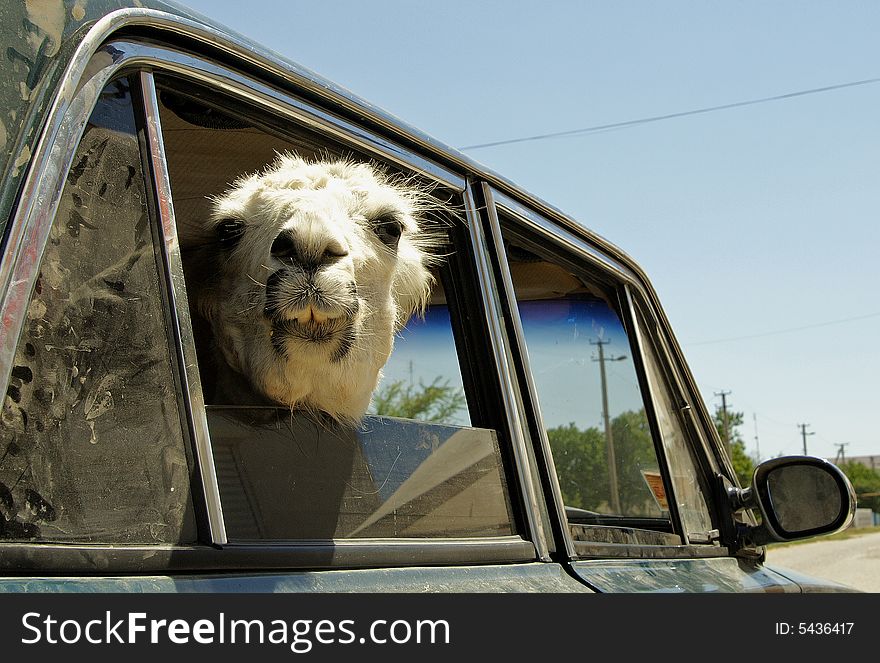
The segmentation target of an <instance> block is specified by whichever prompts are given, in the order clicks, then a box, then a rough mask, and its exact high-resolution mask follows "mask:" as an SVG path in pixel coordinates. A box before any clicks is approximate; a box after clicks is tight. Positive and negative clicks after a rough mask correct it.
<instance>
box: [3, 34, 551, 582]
mask: <svg viewBox="0 0 880 663" xmlns="http://www.w3.org/2000/svg"><path fill="white" fill-rule="evenodd" d="M107 55H110V56H111V57H109V58H108V57H107ZM182 62H183V63H184V64H186V63H188V64H193V63H199V64H198V65H196V66H195V69H194V70H186V67H184V66H183V64H181V63H182ZM201 63H204V66H205V67H206V68H207V69H208V70H210V72H211V73H212V75H217V81H219V82H221V83H222V85H223V86H226V88H227V91H228V90H230V89H231V88H232V87H233V84H232V81H234V82H235V84H236V85H242V82H243V81H248V80H251V81H253V82H254V86H253V88H250V90H251V91H253V90H254V89H255V90H257V93H258V95H264V96H263V97H262V98H261V99H260V100H259V101H260V102H261V103H269V104H270V105H271V106H272V111H273V112H281V113H284V114H286V115H288V116H290V117H291V118H292V119H294V120H297V121H307V122H309V123H310V124H311V125H312V126H310V128H314V129H315V130H317V131H319V132H320V131H321V130H325V131H327V132H328V133H332V134H334V135H333V136H332V137H333V138H334V139H336V140H339V139H340V138H342V139H344V142H347V143H353V144H354V145H356V146H357V149H359V151H366V152H368V153H372V154H375V155H377V157H378V158H380V159H392V160H393V161H395V162H396V163H398V164H400V165H402V166H403V167H405V168H406V169H407V170H414V171H416V172H419V173H421V174H423V175H427V176H430V177H432V179H435V180H436V179H440V180H441V181H442V182H443V183H444V184H446V185H447V186H449V185H453V186H454V187H455V188H457V189H458V190H459V191H460V192H461V193H462V194H463V195H464V196H465V201H466V205H465V206H466V216H467V219H468V226H470V227H472V226H473V225H474V223H473V219H474V217H475V215H476V211H475V208H474V206H473V204H469V203H468V202H467V201H468V199H469V196H468V186H467V182H466V179H465V177H463V176H459V175H457V174H455V173H453V172H452V171H449V170H447V169H445V168H443V167H442V166H439V165H437V164H436V163H434V162H432V161H430V160H429V159H426V158H423V157H420V156H419V155H417V154H415V153H414V152H411V151H410V150H408V149H406V148H405V147H402V146H400V145H398V144H395V143H393V142H392V141H390V140H387V139H384V138H382V137H381V136H378V135H373V134H372V133H371V132H369V131H367V130H366V129H363V128H361V127H358V126H357V125H354V124H352V123H347V121H344V120H342V119H340V118H338V117H335V116H333V115H332V114H331V113H330V112H328V111H324V110H322V109H320V108H315V107H312V106H311V105H310V104H308V103H306V102H304V101H302V100H301V99H296V98H294V97H293V96H292V95H290V94H288V93H286V92H282V91H280V90H276V89H273V88H271V87H269V86H267V85H265V84H263V83H261V82H259V81H258V80H255V79H252V78H249V77H247V76H246V75H244V74H242V73H240V72H237V71H234V70H233V69H231V68H227V67H226V66H224V65H221V64H218V63H215V62H212V61H210V60H208V59H207V58H202V57H199V56H197V55H194V54H192V53H185V52H182V51H177V50H174V47H172V46H159V45H157V44H155V43H141V42H138V41H133V40H131V39H126V40H125V41H122V40H116V39H111V40H109V41H107V42H106V43H105V44H103V45H102V46H101V47H100V48H99V49H98V50H97V51H96V53H95V55H94V58H92V59H91V60H90V64H89V65H88V66H86V67H84V68H83V71H84V72H85V73H84V75H83V77H82V79H77V80H75V81H73V82H70V81H69V80H68V81H67V83H66V86H67V87H73V88H75V90H76V93H75V94H74V95H73V96H72V97H71V98H70V99H65V100H63V102H64V103H63V104H60V103H59V104H56V105H55V107H54V108H53V115H52V116H51V117H50V126H51V130H49V131H48V132H47V133H46V134H44V135H43V136H42V137H41V139H40V143H39V147H38V150H37V153H36V154H37V158H36V159H35V160H34V162H33V164H32V168H31V169H30V170H29V172H28V174H27V176H26V177H27V185H26V188H25V191H24V193H23V195H22V197H21V200H20V204H19V206H18V207H17V209H16V211H15V213H14V216H13V219H12V222H11V224H10V227H11V228H13V232H14V234H15V238H14V239H13V242H12V244H11V245H10V247H9V252H8V253H7V254H6V255H5V256H4V261H3V270H4V272H6V273H7V274H8V275H10V276H12V277H16V276H17V277H19V280H18V281H16V284H17V286H18V288H17V289H16V290H14V291H13V292H10V293H9V297H6V298H4V301H3V308H4V313H12V314H15V313H16V312H17V313H18V315H13V318H14V319H15V320H18V322H19V323H20V322H21V320H22V316H23V315H24V313H25V310H26V306H27V302H28V301H29V298H30V292H31V289H32V287H33V283H34V280H35V278H36V272H37V271H38V270H39V266H40V259H41V257H42V251H43V247H44V246H45V243H46V241H47V238H48V230H49V227H50V226H51V223H52V221H53V220H54V218H55V212H56V207H57V198H58V195H59V193H58V192H59V191H60V189H61V187H63V182H64V179H65V177H66V174H67V172H68V171H69V169H70V166H71V162H72V159H73V153H74V151H75V149H76V146H77V145H78V143H79V140H80V138H81V136H82V131H83V128H84V126H85V123H86V121H87V120H88V118H89V116H90V114H91V112H92V109H93V108H94V105H95V103H96V101H97V95H98V93H99V92H100V90H101V89H103V86H104V84H106V82H107V81H109V80H111V79H112V78H114V77H118V76H122V75H123V74H125V73H129V74H131V75H132V77H133V78H134V77H136V78H137V79H138V80H140V82H141V87H142V88H143V89H142V91H141V93H142V95H143V97H144V100H145V102H146V103H145V108H144V110H143V112H144V113H145V115H146V136H145V142H146V143H147V145H148V146H149V148H150V153H149V155H148V161H149V165H150V171H151V172H150V175H149V176H150V182H147V188H148V191H151V193H153V194H154V195H155V205H156V207H157V212H158V221H159V225H160V226H161V228H162V229H163V230H164V231H165V236H164V237H163V240H162V244H163V246H164V247H165V249H166V251H165V257H164V259H165V265H166V269H167V273H166V277H167V279H166V286H167V287H168V288H169V293H168V296H169V297H171V298H173V299H172V301H173V302H174V306H173V307H172V308H174V309H175V311H176V315H175V316H174V328H175V332H176V336H177V343H176V345H177V348H175V350H176V351H177V352H179V353H180V355H181V357H182V360H183V363H182V366H183V367H190V364H191V362H189V361H188V359H189V357H194V348H190V349H187V348H186V347H185V346H187V345H189V344H190V342H191V337H192V329H191V325H190V324H189V319H188V316H189V314H188V310H187V309H185V308H184V305H185V304H186V293H185V290H184V288H183V281H182V268H181V267H180V259H179V246H178V245H177V239H176V233H175V230H174V222H173V203H172V200H171V197H170V187H169V184H168V179H167V172H165V170H166V169H165V167H164V164H163V162H162V144H161V125H160V124H159V122H158V112H157V106H156V98H155V95H156V92H155V85H154V81H153V73H152V71H153V70H156V71H158V70H164V69H166V68H169V69H171V70H173V71H175V72H176V73H181V70H186V71H184V72H183V73H193V71H194V72H195V73H196V75H197V76H198V75H199V74H201V75H202V76H204V75H205V74H204V71H205V70H204V69H201V68H200V65H201ZM209 82H210V81H209ZM243 87H244V88H248V86H247V85H246V84H245V85H243ZM239 91H241V90H239ZM136 110H137V109H136ZM340 127H342V128H340ZM346 127H349V128H351V129H352V131H351V132H350V133H345V131H343V129H344V128H346ZM437 173H441V176H440V177H439V178H438V176H437ZM40 196H42V199H43V200H49V201H52V202H51V203H50V204H48V205H36V204H35V201H37V200H39V199H40ZM471 240H472V241H473V240H474V237H473V233H471ZM25 245H29V247H30V250H28V251H24V250H23V249H22V247H23V246H25ZM472 250H473V251H474V256H473V259H474V260H475V261H476V262H478V263H479V262H480V258H479V257H478V256H479V253H480V251H482V248H481V246H480V245H479V244H474V246H472ZM479 291H480V298H481V300H482V301H483V303H484V305H486V310H487V311H488V305H487V302H491V295H490V294H489V293H487V291H486V290H485V288H484V287H482V285H480V287H479ZM22 292H23V293H24V305H23V306H22V305H21V302H20V301H19V299H21V297H22V295H21V293H22ZM484 317H485V318H486V319H489V318H490V317H491V316H490V314H489V313H488V312H487V313H485V316H484ZM19 329H20V326H19ZM18 336H19V334H15V335H14V339H15V340H14V342H13V348H12V351H13V352H14V349H15V347H14V344H15V343H16V342H17V339H18ZM488 338H489V343H490V344H492V347H493V348H495V343H496V339H495V338H494V336H493V335H492V334H491V333H488ZM493 354H494V355H497V354H498V352H497V350H493ZM3 359H4V361H5V363H6V364H9V363H10V362H9V361H8V359H9V358H7V357H3ZM5 367H6V366H5V365H4V366H3V368H5ZM10 370H11V365H10ZM497 372H498V374H499V376H500V375H501V374H502V371H500V370H499V371H497ZM181 373H182V374H185V377H186V382H187V386H188V389H186V390H184V391H186V392H187V394H188V402H187V403H186V408H185V411H186V413H187V417H188V418H189V421H190V422H191V426H192V430H191V433H192V434H193V435H194V436H198V435H201V434H202V432H201V424H200V423H199V422H198V421H195V423H193V422H194V420H196V419H200V417H198V415H197V413H194V410H196V409H197V405H198V403H199V402H200V400H199V396H200V388H199V381H198V375H197V371H196V373H195V374H193V372H192V370H191V368H184V369H182V370H181ZM4 377H5V376H4ZM501 389H502V391H504V386H503V385H502V386H501ZM201 402H203V399H202V401H201ZM202 412H204V410H202ZM194 414H195V415H196V416H195V417H194ZM504 414H505V415H507V414H508V413H507V412H506V411H505V413H504ZM505 435H507V436H508V437H509V439H512V440H514V444H513V446H514V454H515V455H517V454H520V453H521V447H522V446H524V445H522V444H521V443H519V442H518V441H517V440H518V436H517V434H516V432H515V431H514V432H512V433H511V432H509V431H508V432H506V433H505ZM209 449H210V446H209V444H208V445H205V444H204V442H202V443H199V442H198V441H197V442H196V450H197V452H198V467H199V473H198V474H199V483H194V484H193V486H192V490H193V501H194V503H196V504H201V506H202V508H203V514H204V520H203V521H201V522H200V523H199V526H200V527H199V529H200V545H197V546H165V547H154V546H127V547H113V550H112V551H108V550H107V548H108V547H109V546H103V545H100V544H98V545H90V546H79V545H64V546H58V545H53V544H43V543H39V544H30V543H24V544H8V545H7V544H2V547H0V567H4V566H5V567H15V568H23V567H22V566H21V564H23V565H24V567H31V568H54V569H64V570H76V569H83V568H95V567H96V566H98V567H99V568H100V567H103V568H108V569H112V570H114V571H117V570H118V571H120V572H126V571H132V570H134V571H141V572H143V571H147V570H169V569H210V568H226V567H227V566H233V567H239V566H243V567H253V568H279V566H283V567H284V568H290V567H291V566H293V567H297V568H305V567H309V568H315V567H322V566H327V565H326V563H325V564H322V563H321V560H323V559H325V558H326V557H327V551H328V549H331V548H332V551H333V555H334V556H335V559H334V564H332V565H330V566H329V567H328V568H357V567H364V566H376V565H386V566H387V565H403V566H407V565H418V564H448V563H455V564H463V563H494V562H497V563H503V562H524V561H534V560H535V559H544V560H548V559H549V554H548V552H547V544H546V542H545V541H544V539H543V535H542V527H543V525H542V523H541V522H540V517H539V516H536V515H535V514H534V513H533V511H532V509H531V508H530V506H529V505H532V504H533V501H534V500H533V499H532V497H531V496H530V495H526V496H525V497H522V496H521V494H522V493H523V492H526V493H528V487H529V486H530V481H528V473H526V474H525V475H523V476H526V478H527V480H526V481H525V482H523V480H522V476H519V477H517V478H516V480H515V481H513V480H511V479H512V478H513V477H511V476H508V482H509V486H510V489H509V490H510V498H511V502H512V506H513V507H514V508H515V509H516V508H518V507H520V506H521V505H522V504H525V505H527V506H526V508H525V510H526V512H527V513H526V515H525V517H524V519H523V520H524V523H525V526H524V527H523V528H522V532H520V533H519V534H517V535H514V536H504V537H485V538H473V539H438V540H394V539H380V540H376V541H375V542H374V541H371V540H357V541H352V540H338V541H333V542H327V541H321V542H297V543H296V544H293V545H291V544H289V542H272V541H266V542H260V543H258V544H250V543H247V544H230V543H229V542H228V541H226V540H225V539H226V537H225V528H223V526H222V525H223V524H222V509H220V508H219V495H218V493H217V492H215V487H216V477H215V475H214V474H213V460H212V459H211V458H210V454H208V453H206V452H207V451H208V450H209ZM516 468H517V471H519V470H520V464H519V462H517V463H516ZM218 511H219V513H218ZM205 531H207V536H204V538H202V536H201V533H202V532H205ZM98 559H100V560H102V561H100V562H98V563H96V560H98ZM109 560H112V561H109ZM108 564H109V566H108Z"/></svg>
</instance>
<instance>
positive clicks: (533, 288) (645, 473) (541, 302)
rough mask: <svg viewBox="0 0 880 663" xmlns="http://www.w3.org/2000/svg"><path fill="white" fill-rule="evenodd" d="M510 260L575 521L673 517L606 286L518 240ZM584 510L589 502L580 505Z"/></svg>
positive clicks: (623, 334)
mask: <svg viewBox="0 0 880 663" xmlns="http://www.w3.org/2000/svg"><path fill="white" fill-rule="evenodd" d="M508 264H509V267H510V272H511V277H512V279H513V284H514V289H515V291H516V297H517V304H518V307H519V312H520V318H521V320H522V325H523V331H524V333H525V340H526V345H527V348H528V353H529V360H530V364H531V368H532V374H533V376H534V380H535V385H536V388H537V393H538V399H539V401H540V406H541V412H542V416H543V418H544V425H545V426H546V428H547V436H548V439H549V442H550V446H551V449H552V451H553V461H554V464H555V466H556V471H557V475H558V479H559V484H560V487H561V490H562V496H563V499H564V501H565V504H566V506H567V507H569V509H568V512H569V517H570V520H576V521H580V522H586V523H590V522H592V523H602V522H603V520H602V519H601V518H600V517H598V516H599V514H612V515H623V516H630V517H641V518H664V522H665V517H666V515H667V513H668V505H667V503H666V496H665V491H664V489H663V482H662V479H661V476H660V472H659V464H658V462H657V457H656V452H655V449H654V443H653V439H652V435H651V431H650V429H649V426H648V420H647V417H646V414H645V407H644V402H643V401H642V396H641V390H640V387H639V382H638V378H637V375H636V371H635V367H634V364H633V360H632V352H631V350H630V346H629V339H628V338H627V335H626V332H625V330H624V327H623V324H622V322H621V320H620V317H619V316H618V314H617V312H616V310H615V307H614V306H613V304H612V301H611V299H610V298H609V297H608V295H607V294H606V293H605V291H604V289H602V288H599V287H597V286H596V285H594V284H592V283H590V282H589V281H588V280H586V279H583V278H581V277H580V276H578V275H576V274H574V273H572V272H571V271H569V270H568V269H566V268H564V267H562V266H560V265H558V264H554V263H553V262H550V261H547V260H544V259H542V258H540V257H538V256H536V255H534V254H532V253H530V252H529V251H527V250H526V249H524V248H521V247H518V246H516V245H510V246H509V248H508ZM575 510H580V512H579V513H578V512H576V511H575Z"/></svg>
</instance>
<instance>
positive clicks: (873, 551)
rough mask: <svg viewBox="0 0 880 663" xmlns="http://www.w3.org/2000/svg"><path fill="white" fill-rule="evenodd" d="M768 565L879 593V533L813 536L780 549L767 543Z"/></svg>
mask: <svg viewBox="0 0 880 663" xmlns="http://www.w3.org/2000/svg"><path fill="white" fill-rule="evenodd" d="M767 564H769V565H771V566H773V565H775V566H784V567H788V568H790V569H794V570H795V571H800V572H801V573H806V574H808V575H812V576H817V577H820V578H827V579H828V580H833V581H835V582H839V583H842V584H844V585H849V586H850V587H854V588H856V589H859V590H861V591H863V592H880V532H876V531H874V532H872V533H870V534H865V535H863V536H854V537H852V538H849V539H842V540H839V541H823V540H822V539H816V540H815V541H811V542H809V543H801V544H798V545H793V546H785V547H782V548H774V547H773V546H770V548H769V549H768V552H767Z"/></svg>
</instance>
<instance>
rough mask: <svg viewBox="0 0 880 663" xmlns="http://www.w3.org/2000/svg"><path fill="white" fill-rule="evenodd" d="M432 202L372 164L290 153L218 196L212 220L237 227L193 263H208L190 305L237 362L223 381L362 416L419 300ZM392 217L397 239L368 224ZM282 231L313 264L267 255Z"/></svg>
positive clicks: (425, 283) (228, 358) (347, 416)
mask: <svg viewBox="0 0 880 663" xmlns="http://www.w3.org/2000/svg"><path fill="white" fill-rule="evenodd" d="M432 202H433V201H432V199H430V198H429V196H428V195H427V194H426V193H425V192H424V191H423V190H420V189H419V188H418V187H416V186H413V185H410V184H408V183H407V182H406V181H404V180H402V179H400V178H390V177H388V176H386V175H385V174H383V173H382V172H380V171H379V170H377V169H376V168H374V167H372V166H370V165H368V164H365V163H354V162H350V161H316V162H308V161H305V160H304V159H302V158H300V157H298V156H295V155H291V154H283V155H279V157H278V158H277V159H276V161H275V162H274V163H273V164H272V165H271V166H269V167H267V169H266V170H264V171H263V172H261V173H258V174H255V175H251V176H247V177H243V178H241V179H239V180H237V181H236V182H235V183H234V184H233V186H232V187H231V188H230V189H229V190H228V191H227V192H226V193H224V194H223V195H222V196H220V197H218V198H216V199H215V200H214V210H213V218H212V220H211V224H212V226H213V227H215V228H218V227H221V226H222V224H223V223H224V222H228V220H229V219H235V220H237V221H240V222H242V223H243V225H242V228H241V235H240V237H239V238H238V239H237V242H235V243H234V245H232V246H226V247H225V248H224V247H220V248H216V247H214V248H212V249H210V255H212V256H213V258H211V259H210V260H209V261H208V263H205V262H202V263H201V264H202V265H203V266H202V267H200V268H199V271H204V270H205V269H206V268H205V267H204V265H206V264H207V265H208V267H207V269H208V270H214V272H213V274H205V276H207V278H206V279H205V282H204V283H202V284H201V286H199V284H197V286H196V303H197V306H198V308H199V311H200V312H201V314H202V315H203V316H204V317H205V318H206V319H207V320H208V321H210V323H211V327H212V330H213V334H214V338H215V341H216V346H217V349H218V350H219V352H220V353H222V358H223V360H225V363H226V364H227V365H228V367H229V368H231V369H232V371H233V372H232V373H229V372H227V378H226V379H229V378H230V376H231V378H232V381H233V382H234V381H236V380H237V381H238V382H239V383H240V382H241V381H242V380H246V381H247V382H249V383H250V385H251V386H252V387H254V388H255V389H256V391H257V392H259V393H260V394H262V395H264V396H266V397H268V398H269V399H271V400H272V401H275V402H278V403H282V404H285V405H289V406H290V407H293V408H305V409H312V410H319V411H322V412H326V413H327V414H329V415H330V416H332V417H333V418H335V419H337V420H341V421H349V422H353V421H357V420H359V419H360V418H361V417H362V416H363V415H364V412H365V411H366V410H367V407H368V406H369V403H370V398H371V395H372V393H373V391H374V389H375V387H376V384H377V382H378V380H379V377H380V372H381V369H382V366H383V365H384V364H385V362H386V361H387V360H388V357H389V355H390V354H391V350H392V346H393V342H394V335H395V333H396V332H397V331H398V330H399V329H400V328H401V327H402V326H403V325H404V324H405V323H406V321H407V320H408V319H409V317H410V316H411V315H412V314H413V313H415V312H420V311H422V310H423V309H424V307H425V305H426V302H427V298H428V295H429V293H430V288H431V284H432V277H431V275H430V272H429V269H428V268H429V266H430V264H429V263H430V260H431V259H430V257H429V254H430V250H431V240H430V239H429V236H428V235H427V234H426V233H425V232H424V231H423V229H421V228H420V227H419V221H418V217H419V214H420V213H421V212H423V211H424V209H425V208H426V206H428V205H431V204H432ZM388 218H393V219H394V220H396V221H397V222H398V223H399V224H400V225H401V226H402V232H401V234H400V239H399V243H398V244H397V245H396V246H394V245H393V242H392V243H391V244H390V245H389V243H388V242H387V241H386V242H383V241H382V239H381V238H380V236H379V235H378V234H377V232H376V222H377V219H379V220H380V221H381V220H382V219H388ZM281 233H289V235H286V236H289V237H291V238H292V239H293V242H294V244H295V245H296V252H297V255H302V256H307V257H308V258H309V260H312V261H313V262H312V264H311V273H310V272H309V269H304V268H302V267H301V266H298V262H297V260H296V259H285V258H283V257H282V258H278V257H277V256H276V255H273V253H272V247H273V242H274V241H275V240H276V238H277V237H278V236H279V234H281ZM212 264H213V265H212ZM273 274H275V275H276V276H274V277H273ZM267 284H268V286H267ZM227 387H228V385H227ZM229 391H230V390H229V389H228V388H227V389H226V393H227V395H228V393H229Z"/></svg>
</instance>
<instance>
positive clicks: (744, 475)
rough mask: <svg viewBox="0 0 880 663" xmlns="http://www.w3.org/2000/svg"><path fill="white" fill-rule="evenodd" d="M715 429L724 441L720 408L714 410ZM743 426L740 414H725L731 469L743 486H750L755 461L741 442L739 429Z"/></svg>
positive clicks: (722, 412)
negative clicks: (731, 462) (728, 435)
mask: <svg viewBox="0 0 880 663" xmlns="http://www.w3.org/2000/svg"><path fill="white" fill-rule="evenodd" d="M713 419H714V421H715V427H716V428H717V429H718V435H720V436H721V439H722V440H724V435H725V425H724V424H725V422H724V410H723V409H722V408H720V407H716V408H715V416H714V417H713ZM742 425H743V413H742V412H730V411H728V412H727V427H726V428H727V432H728V433H729V434H730V440H729V443H730V455H731V460H732V461H733V469H734V470H735V471H736V476H737V478H739V482H740V484H741V485H743V486H750V485H751V484H752V474H753V473H754V472H755V459H754V458H752V457H751V456H749V454H748V452H746V443H745V441H744V440H743V437H742V433H741V432H740V428H741V427H742Z"/></svg>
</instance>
